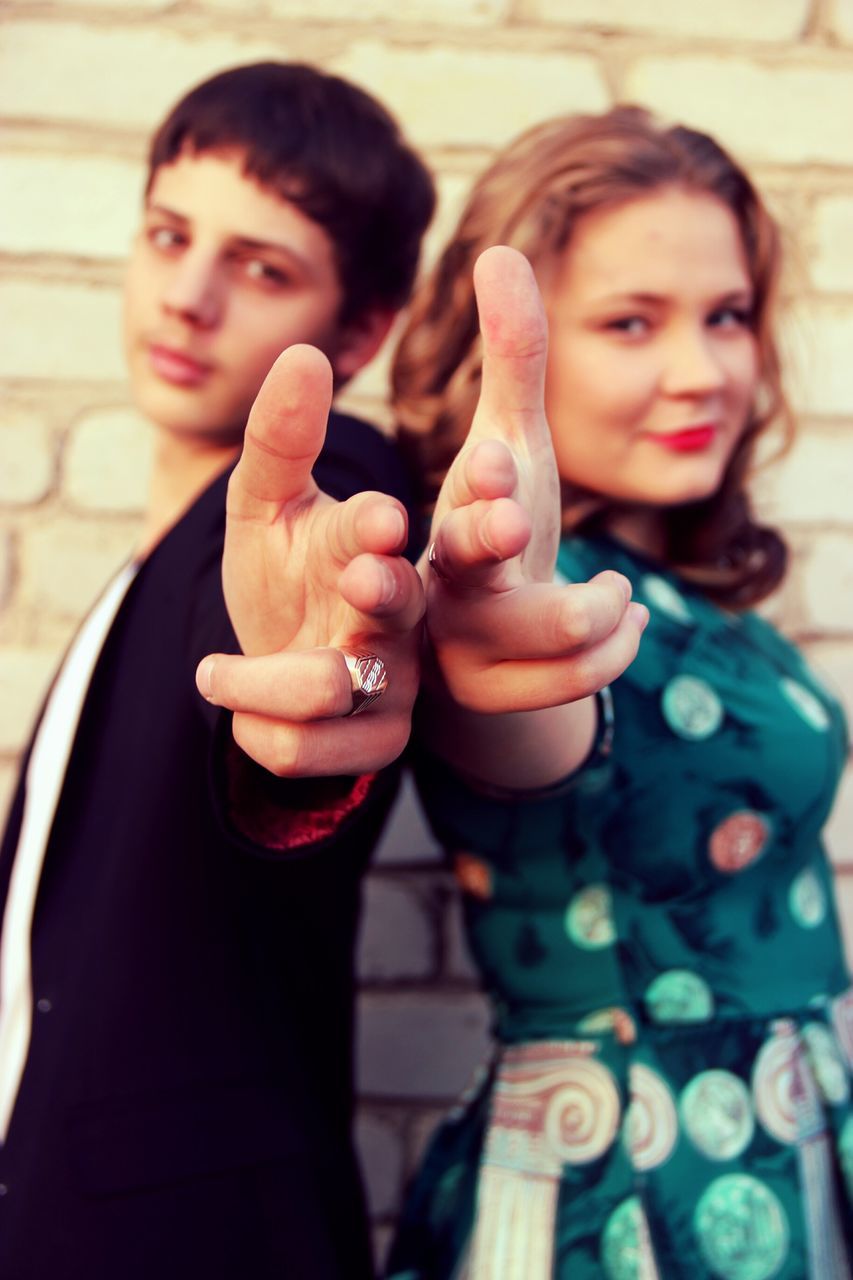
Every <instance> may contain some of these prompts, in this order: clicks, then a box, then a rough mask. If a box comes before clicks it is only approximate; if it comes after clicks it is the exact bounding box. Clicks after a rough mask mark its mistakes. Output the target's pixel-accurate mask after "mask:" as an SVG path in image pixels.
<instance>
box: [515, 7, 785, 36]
mask: <svg viewBox="0 0 853 1280" xmlns="http://www.w3.org/2000/svg"><path fill="white" fill-rule="evenodd" d="M809 8H810V0H759V2H758V3H757V4H751V5H744V3H743V0H715V3H714V4H702V3H697V0H693V3H685V0H655V2H654V4H649V5H643V4H638V3H637V0H521V4H520V8H519V11H518V13H519V16H520V17H523V18H526V19H528V20H529V21H532V22H555V23H559V25H560V26H561V27H567V26H575V25H579V26H587V27H594V28H595V29H596V30H603V31H642V32H656V33H659V34H661V35H665V36H668V37H684V36H687V37H690V36H708V37H710V38H711V39H713V40H795V39H797V37H798V36H799V34H800V32H801V31H802V29H803V25H804V23H805V20H806V18H807V16H808V12H809Z"/></svg>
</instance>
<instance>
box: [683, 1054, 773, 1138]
mask: <svg viewBox="0 0 853 1280" xmlns="http://www.w3.org/2000/svg"><path fill="white" fill-rule="evenodd" d="M680 1106H681V1119H682V1123H683V1124H684V1128H685V1130H686V1132H687V1136H688V1137H689V1138H690V1141H691V1142H692V1143H693V1145H694V1147H696V1148H697V1150H699V1151H701V1152H702V1155H703V1156H707V1158H708V1159H709V1160H734V1159H735V1157H736V1156H739V1155H740V1154H741V1152H742V1151H745V1150H746V1148H747V1147H748V1146H749V1144H750V1142H751V1141H752V1135H753V1133H754V1132H755V1121H754V1119H753V1115H752V1102H751V1100H750V1096H749V1089H748V1088H747V1087H746V1085H745V1084H744V1082H743V1080H741V1078H740V1077H739V1076H736V1075H734V1074H733V1073H732V1072H731V1071H723V1070H721V1069H714V1070H711V1071H700V1073H699V1074H698V1075H697V1076H694V1077H693V1079H692V1080H691V1081H690V1082H689V1084H687V1085H685V1087H684V1088H683V1089H682V1091H681V1101H680Z"/></svg>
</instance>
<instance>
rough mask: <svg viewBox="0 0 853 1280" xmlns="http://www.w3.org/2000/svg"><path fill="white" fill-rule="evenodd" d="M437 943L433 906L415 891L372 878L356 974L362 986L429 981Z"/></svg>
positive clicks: (362, 927) (366, 890)
mask: <svg viewBox="0 0 853 1280" xmlns="http://www.w3.org/2000/svg"><path fill="white" fill-rule="evenodd" d="M436 951H437V943H436V938H435V934H434V927H433V921H432V919H431V912H430V905H429V903H428V902H426V901H425V900H424V896H423V895H422V894H419V893H418V892H417V890H415V889H414V888H412V887H409V886H406V885H403V884H399V883H396V882H394V881H389V880H386V879H382V878H379V877H376V876H371V877H369V878H368V881H367V883H366V885H365V892H364V912H363V916H362V922H361V933H360V937H359V944H358V954H357V970H358V974H359V977H360V978H361V980H362V981H363V982H365V981H366V982H387V981H389V980H411V979H415V978H426V977H428V976H429V975H430V974H432V973H433V972H434V971H435V962H436Z"/></svg>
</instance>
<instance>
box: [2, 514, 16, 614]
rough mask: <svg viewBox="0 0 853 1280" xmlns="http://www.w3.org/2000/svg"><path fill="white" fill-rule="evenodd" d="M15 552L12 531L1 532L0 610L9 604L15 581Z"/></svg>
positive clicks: (4, 530)
mask: <svg viewBox="0 0 853 1280" xmlns="http://www.w3.org/2000/svg"><path fill="white" fill-rule="evenodd" d="M14 572H15V571H14V551H13V547H12V532H11V530H10V529H3V530H2V531H0V609H4V608H5V607H6V605H7V604H8V603H9V597H10V596H11V594H12V584H13V581H14Z"/></svg>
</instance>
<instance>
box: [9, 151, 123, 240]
mask: <svg viewBox="0 0 853 1280" xmlns="http://www.w3.org/2000/svg"><path fill="white" fill-rule="evenodd" d="M143 182H144V173H143V170H142V167H141V166H140V165H135V164H131V163H129V162H127V161H125V160H121V159H118V158H117V157H114V156H103V157H99V156H82V155H66V156H60V155H44V154H42V153H39V154H37V155H15V154H12V155H6V156H5V157H4V159H3V169H2V173H1V174H0V184H2V190H0V197H2V198H0V249H3V250H5V252H7V253H58V254H69V255H78V256H81V257H89V258H122V257H124V256H125V255H126V253H127V251H128V246H129V243H130V239H131V236H132V234H133V232H134V230H135V228H136V224H137V221H138V213H139V208H140V200H141V196H142V185H143ZM57 204H59V205H60V206H61V209H62V216H61V217H57Z"/></svg>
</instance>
